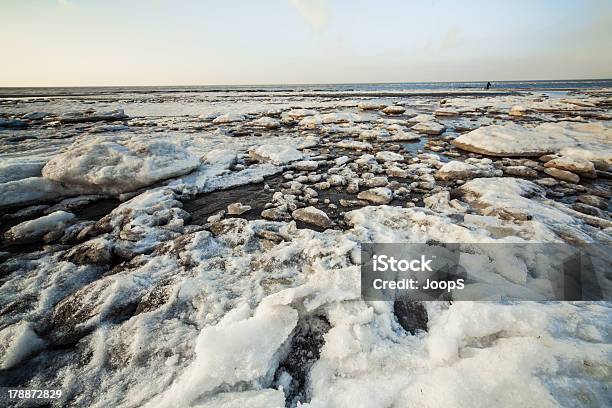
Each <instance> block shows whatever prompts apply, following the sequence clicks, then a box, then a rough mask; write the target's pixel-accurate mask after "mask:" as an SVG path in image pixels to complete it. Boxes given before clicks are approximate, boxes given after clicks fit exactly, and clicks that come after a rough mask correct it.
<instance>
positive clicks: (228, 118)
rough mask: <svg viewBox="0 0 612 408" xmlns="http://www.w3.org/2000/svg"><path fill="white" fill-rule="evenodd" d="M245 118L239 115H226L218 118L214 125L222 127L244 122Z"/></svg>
mask: <svg viewBox="0 0 612 408" xmlns="http://www.w3.org/2000/svg"><path fill="white" fill-rule="evenodd" d="M243 120H244V116H243V115H240V114H237V113H226V114H225V115H221V116H217V117H216V118H215V119H214V120H213V122H212V123H214V124H215V125H221V124H225V123H232V122H242V121H243Z"/></svg>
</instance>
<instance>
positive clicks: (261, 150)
mask: <svg viewBox="0 0 612 408" xmlns="http://www.w3.org/2000/svg"><path fill="white" fill-rule="evenodd" d="M249 156H251V158H252V159H253V160H257V161H260V162H269V163H273V164H287V163H291V162H293V161H297V160H301V159H303V158H304V154H303V153H300V152H299V151H298V150H296V149H295V148H294V147H292V146H286V145H280V144H267V145H261V146H258V147H256V148H253V149H251V150H250V151H249Z"/></svg>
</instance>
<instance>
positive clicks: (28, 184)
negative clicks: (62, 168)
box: [0, 177, 79, 208]
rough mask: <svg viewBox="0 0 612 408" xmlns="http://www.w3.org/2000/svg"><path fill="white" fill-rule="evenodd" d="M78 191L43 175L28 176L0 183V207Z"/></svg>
mask: <svg viewBox="0 0 612 408" xmlns="http://www.w3.org/2000/svg"><path fill="white" fill-rule="evenodd" d="M78 194H79V191H78V190H76V189H71V188H68V187H66V186H64V185H63V184H62V183H58V182H57V181H54V180H49V179H46V178H44V177H28V178H24V179H21V180H15V181H9V182H8V183H4V184H0V208H3V207H11V206H16V205H24V204H33V203H38V202H42V201H48V200H54V199H57V198H60V197H67V196H73V195H78Z"/></svg>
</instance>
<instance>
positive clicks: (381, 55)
mask: <svg viewBox="0 0 612 408" xmlns="http://www.w3.org/2000/svg"><path fill="white" fill-rule="evenodd" d="M0 47H1V48H0V49H2V59H1V60H0V86H103V85H117V86H119V85H220V84H237V85H243V84H298V83H299V84H307V83H358V82H428V81H485V80H490V81H500V80H525V79H588V78H611V77H612V52H611V51H610V50H612V0H512V1H497V0H486V1H485V0H482V1H480V0H462V1H457V0H404V1H401V0H396V1H392V0H371V1H365V0H352V1H351V0H225V1H220V0H217V1H207V0H121V1H119V0H0Z"/></svg>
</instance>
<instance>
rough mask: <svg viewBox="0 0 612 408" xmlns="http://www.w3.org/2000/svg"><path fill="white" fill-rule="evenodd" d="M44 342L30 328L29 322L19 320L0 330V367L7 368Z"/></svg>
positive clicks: (37, 349) (41, 346)
mask: <svg viewBox="0 0 612 408" xmlns="http://www.w3.org/2000/svg"><path fill="white" fill-rule="evenodd" d="M44 345H45V342H44V341H43V340H42V339H41V338H40V337H38V336H37V335H36V333H35V332H34V330H32V325H31V323H29V322H26V321H21V322H19V323H16V324H14V325H11V326H8V327H5V328H4V329H2V330H0V369H3V370H7V369H10V368H12V367H14V366H15V365H17V364H19V363H20V362H21V361H23V359H24V358H26V357H28V356H29V355H31V354H33V353H35V352H37V351H39V350H40V349H42V348H43V347H44Z"/></svg>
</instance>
